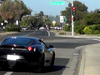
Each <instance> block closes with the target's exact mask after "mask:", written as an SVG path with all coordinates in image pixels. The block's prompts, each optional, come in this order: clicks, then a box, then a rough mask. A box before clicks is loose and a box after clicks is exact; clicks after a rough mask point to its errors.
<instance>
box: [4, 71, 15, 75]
mask: <svg viewBox="0 0 100 75" xmlns="http://www.w3.org/2000/svg"><path fill="white" fill-rule="evenodd" d="M12 73H13V72H6V73H5V74H4V75H11V74H12Z"/></svg>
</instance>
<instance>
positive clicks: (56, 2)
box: [50, 1, 65, 5]
mask: <svg viewBox="0 0 100 75" xmlns="http://www.w3.org/2000/svg"><path fill="white" fill-rule="evenodd" d="M50 5H65V2H64V1H59V2H58V1H55V2H54V1H52V2H50Z"/></svg>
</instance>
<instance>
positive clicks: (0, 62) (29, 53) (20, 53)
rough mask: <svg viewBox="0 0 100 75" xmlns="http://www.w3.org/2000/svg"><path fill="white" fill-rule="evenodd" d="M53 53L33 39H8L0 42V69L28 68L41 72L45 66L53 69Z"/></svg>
mask: <svg viewBox="0 0 100 75" xmlns="http://www.w3.org/2000/svg"><path fill="white" fill-rule="evenodd" d="M54 60H55V52H54V50H53V46H52V45H49V46H47V45H46V44H45V43H44V42H43V40H41V39H39V38H34V37H23V36H18V37H8V38H6V39H4V40H3V41H2V42H0V67H1V68H16V67H17V68H18V66H19V65H20V68H21V67H25V66H28V67H30V68H32V69H34V70H35V71H37V72H42V71H43V69H44V67H45V66H49V67H50V69H53V66H54Z"/></svg>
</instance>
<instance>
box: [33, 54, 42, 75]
mask: <svg viewBox="0 0 100 75" xmlns="http://www.w3.org/2000/svg"><path fill="white" fill-rule="evenodd" d="M34 71H35V72H38V73H43V72H44V56H43V57H42V60H41V62H40V66H39V68H38V69H35V70H34Z"/></svg>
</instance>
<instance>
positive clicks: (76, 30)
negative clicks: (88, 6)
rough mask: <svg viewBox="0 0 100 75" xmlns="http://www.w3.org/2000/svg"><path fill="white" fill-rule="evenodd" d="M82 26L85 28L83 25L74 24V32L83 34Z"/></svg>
mask: <svg viewBox="0 0 100 75" xmlns="http://www.w3.org/2000/svg"><path fill="white" fill-rule="evenodd" d="M84 28H85V25H79V26H75V33H78V34H84V32H83V29H84Z"/></svg>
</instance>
